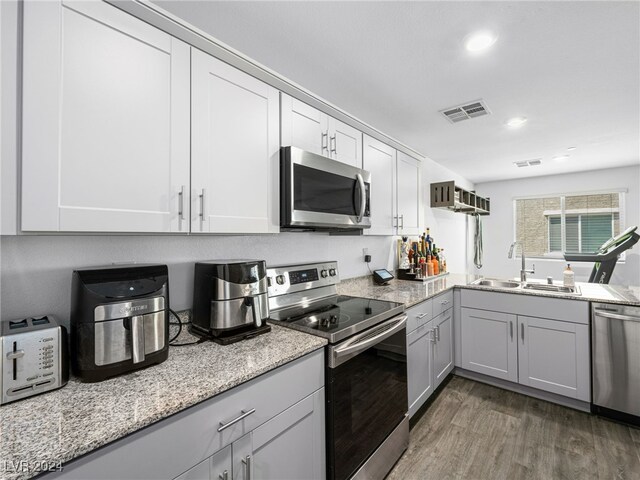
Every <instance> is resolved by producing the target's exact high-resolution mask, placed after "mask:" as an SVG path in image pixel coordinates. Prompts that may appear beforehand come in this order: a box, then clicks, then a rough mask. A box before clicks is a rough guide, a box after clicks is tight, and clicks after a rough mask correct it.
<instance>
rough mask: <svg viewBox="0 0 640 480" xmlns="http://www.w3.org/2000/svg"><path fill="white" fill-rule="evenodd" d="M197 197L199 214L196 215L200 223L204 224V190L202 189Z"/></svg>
mask: <svg viewBox="0 0 640 480" xmlns="http://www.w3.org/2000/svg"><path fill="white" fill-rule="evenodd" d="M198 197H199V198H200V213H199V214H198V216H199V217H200V221H201V222H204V188H203V189H202V191H201V192H200V195H198Z"/></svg>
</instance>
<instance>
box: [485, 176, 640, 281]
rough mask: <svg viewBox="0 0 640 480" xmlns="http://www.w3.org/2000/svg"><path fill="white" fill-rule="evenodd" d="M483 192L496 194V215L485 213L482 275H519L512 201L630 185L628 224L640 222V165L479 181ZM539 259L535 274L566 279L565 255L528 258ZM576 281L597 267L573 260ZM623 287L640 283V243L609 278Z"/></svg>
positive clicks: (493, 208) (493, 206) (493, 197)
mask: <svg viewBox="0 0 640 480" xmlns="http://www.w3.org/2000/svg"><path fill="white" fill-rule="evenodd" d="M476 188H477V191H478V193H479V194H480V195H483V196H488V197H491V215H489V216H488V217H483V222H484V223H483V233H484V266H483V268H482V269H481V270H478V272H479V273H482V274H484V275H486V276H498V277H516V276H519V272H520V258H519V257H518V258H517V259H516V258H514V259H511V260H509V259H508V258H507V252H508V250H509V245H510V244H511V242H513V240H514V227H513V219H514V215H513V199H514V198H515V197H526V196H536V195H547V194H560V193H595V192H603V191H606V190H607V189H613V190H620V189H626V190H627V193H626V195H625V206H626V211H625V218H624V228H627V227H630V226H632V225H638V226H640V166H636V167H623V168H609V169H606V170H594V171H590V172H579V173H571V174H566V175H552V176H545V177H532V178H525V179H519V180H505V181H500V182H488V183H480V184H477V185H476ZM532 263H535V266H536V273H535V275H532V277H534V278H543V279H544V278H546V277H547V276H552V277H553V278H554V279H556V280H560V279H562V272H563V270H564V268H565V266H566V262H565V261H564V260H562V259H541V258H536V259H528V260H527V266H528V267H530V265H531V264H532ZM571 267H572V268H573V270H574V271H575V274H576V281H579V282H586V281H587V280H588V279H589V274H590V273H591V269H592V268H593V264H589V263H572V264H571ZM610 283H612V284H618V285H640V243H638V244H636V246H635V247H634V248H633V249H631V250H630V251H628V252H627V256H626V259H625V262H624V263H618V264H617V265H616V269H615V271H614V274H613V277H612V279H611V281H610Z"/></svg>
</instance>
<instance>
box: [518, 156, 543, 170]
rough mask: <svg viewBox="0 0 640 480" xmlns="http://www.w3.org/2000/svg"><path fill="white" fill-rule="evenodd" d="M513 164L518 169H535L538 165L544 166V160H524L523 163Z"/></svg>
mask: <svg viewBox="0 0 640 480" xmlns="http://www.w3.org/2000/svg"><path fill="white" fill-rule="evenodd" d="M513 164H514V165H515V166H516V167H518V168H522V167H535V166H536V165H542V160H541V159H539V158H534V159H533V160H523V161H521V162H513Z"/></svg>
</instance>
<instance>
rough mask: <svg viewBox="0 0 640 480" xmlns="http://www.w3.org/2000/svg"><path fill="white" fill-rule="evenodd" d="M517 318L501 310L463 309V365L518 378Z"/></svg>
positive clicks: (513, 378)
mask: <svg viewBox="0 0 640 480" xmlns="http://www.w3.org/2000/svg"><path fill="white" fill-rule="evenodd" d="M516 323H517V318H516V316H515V315H511V314H508V313H501V312H489V311H486V310H476V309H473V308H463V309H462V332H461V333H462V368H466V369H467V370H471V371H472V372H478V373H483V374H485V375H489V376H492V377H496V378H501V379H503V380H509V381H511V382H517V381H518V344H517V341H516V338H515V330H516V327H517V325H516Z"/></svg>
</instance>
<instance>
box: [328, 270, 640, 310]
mask: <svg viewBox="0 0 640 480" xmlns="http://www.w3.org/2000/svg"><path fill="white" fill-rule="evenodd" d="M480 278H483V277H482V276H481V275H469V274H458V273H450V274H449V275H446V276H444V277H440V278H436V279H433V280H426V281H423V282H416V281H410V280H398V279H394V280H391V281H390V282H389V284H388V285H383V286H380V285H376V284H375V283H374V281H373V277H372V276H371V275H367V276H364V277H357V278H350V279H347V280H342V281H341V282H340V284H339V285H338V293H339V294H340V295H352V296H356V297H365V298H377V299H380V300H389V301H392V302H399V303H404V304H405V306H406V307H407V308H409V307H411V306H413V305H416V304H418V303H420V302H423V301H425V300H427V299H429V298H431V297H434V296H436V295H438V294H440V293H443V292H445V291H447V290H451V289H452V288H454V287H459V288H468V289H473V290H485V291H491V292H501V293H513V294H516V295H535V296H538V297H552V298H564V299H567V300H582V301H590V302H605V303H618V304H623V305H640V287H637V286H621V285H600V284H595V283H582V282H577V283H576V284H577V285H578V287H580V290H581V292H582V294H581V295H565V294H558V293H549V292H542V291H539V290H523V289H521V288H515V289H514V288H500V287H486V286H481V285H472V284H471V283H472V282H474V281H475V280H478V279H480Z"/></svg>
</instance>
